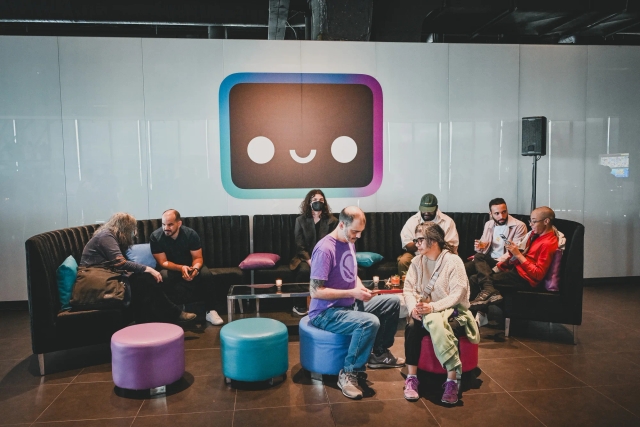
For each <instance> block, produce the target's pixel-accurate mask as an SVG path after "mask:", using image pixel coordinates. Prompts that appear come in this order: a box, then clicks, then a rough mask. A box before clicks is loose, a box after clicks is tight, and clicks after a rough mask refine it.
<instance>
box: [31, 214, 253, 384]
mask: <svg viewBox="0 0 640 427" xmlns="http://www.w3.org/2000/svg"><path fill="white" fill-rule="evenodd" d="M183 224H184V225H186V226H187V227H191V228H193V229H194V230H196V231H197V232H198V234H199V235H200V238H201V241H202V245H203V256H204V262H205V264H206V265H207V266H208V267H209V269H210V270H211V272H212V273H213V274H214V276H215V277H216V280H217V281H218V282H219V283H220V284H221V285H224V286H229V285H231V284H242V283H250V274H249V273H248V272H245V271H242V270H240V268H238V264H240V262H241V261H242V260H243V259H244V258H245V257H246V256H247V255H248V254H249V251H250V249H249V248H250V246H249V245H250V241H249V217H248V216H246V215H245V216H209V217H190V218H183ZM160 226H161V220H160V219H153V220H140V221H138V237H137V239H138V243H147V242H148V241H149V237H150V235H151V233H152V232H153V231H154V230H156V229H157V228H159V227H160ZM97 228H98V226H97V225H87V226H81V227H72V228H65V229H62V230H55V231H49V232H46V233H42V234H38V235H36V236H33V237H31V238H30V239H28V240H27V241H26V243H25V246H26V256H27V286H28V297H29V313H30V320H31V346H32V349H33V352H34V354H37V355H38V359H39V362H40V372H41V374H43V375H44V371H45V366H44V354H45V353H49V352H54V351H59V350H67V349H71V348H77V347H83V346H87V345H92V344H98V343H104V342H109V340H110V339H111V335H112V334H113V333H114V332H116V331H117V330H119V329H122V328H123V327H125V326H126V325H128V324H129V323H131V321H132V320H133V319H132V315H131V312H130V310H99V311H98V310H92V311H78V312H73V311H67V312H60V301H59V299H58V287H57V282H56V269H57V268H58V266H59V265H60V264H62V261H64V259H65V258H67V257H68V256H69V255H73V257H74V258H75V259H76V261H77V262H78V263H79V262H80V257H81V255H82V250H83V248H84V246H85V245H86V244H87V242H88V241H89V239H90V238H91V236H92V235H93V232H94V231H95V230H96V229H97Z"/></svg>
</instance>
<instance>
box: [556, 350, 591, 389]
mask: <svg viewBox="0 0 640 427" xmlns="http://www.w3.org/2000/svg"><path fill="white" fill-rule="evenodd" d="M545 359H547V360H548V361H549V363H553V364H554V365H555V366H557V367H558V368H560V369H562V370H563V371H565V372H566V373H567V374H569V375H571V376H572V377H573V378H575V379H577V380H578V381H580V382H581V383H583V384H584V385H586V386H587V387H591V385H590V384H587V383H586V382H585V381H582V380H581V379H580V378H578V377H577V376H575V375H574V374H572V373H571V372H569V371H567V370H566V369H565V368H563V367H562V366H560V365H558V364H557V363H555V362H554V361H553V360H551V359H549V358H548V357H545Z"/></svg>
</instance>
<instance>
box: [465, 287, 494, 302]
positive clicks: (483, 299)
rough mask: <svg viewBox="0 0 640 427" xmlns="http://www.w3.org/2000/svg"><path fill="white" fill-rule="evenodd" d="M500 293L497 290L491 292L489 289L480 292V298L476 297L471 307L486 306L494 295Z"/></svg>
mask: <svg viewBox="0 0 640 427" xmlns="http://www.w3.org/2000/svg"><path fill="white" fill-rule="evenodd" d="M496 293H498V291H497V290H495V289H494V290H492V291H489V290H487V289H483V290H481V291H480V293H479V294H478V296H477V297H476V299H474V300H473V301H471V305H479V304H484V303H486V302H487V300H488V299H489V298H490V297H491V296H492V295H494V294H496Z"/></svg>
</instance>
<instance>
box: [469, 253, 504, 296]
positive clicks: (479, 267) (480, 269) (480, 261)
mask: <svg viewBox="0 0 640 427" xmlns="http://www.w3.org/2000/svg"><path fill="white" fill-rule="evenodd" d="M496 264H497V262H496V260H495V259H493V258H491V256H490V255H489V254H480V253H477V254H475V256H474V257H473V260H472V261H467V262H465V263H464V269H465V270H466V272H467V277H469V284H470V285H471V299H474V298H475V297H476V296H477V295H478V293H479V292H480V290H482V289H488V288H484V286H486V283H487V280H488V279H489V277H490V276H491V275H492V274H494V273H493V267H495V266H496ZM473 276H475V277H474V278H473V281H472V277H473ZM489 286H491V288H490V290H493V285H491V284H489Z"/></svg>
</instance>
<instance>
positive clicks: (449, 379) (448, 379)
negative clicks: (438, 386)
mask: <svg viewBox="0 0 640 427" xmlns="http://www.w3.org/2000/svg"><path fill="white" fill-rule="evenodd" d="M447 381H451V382H453V381H455V382H458V380H452V379H451V378H447Z"/></svg>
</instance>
